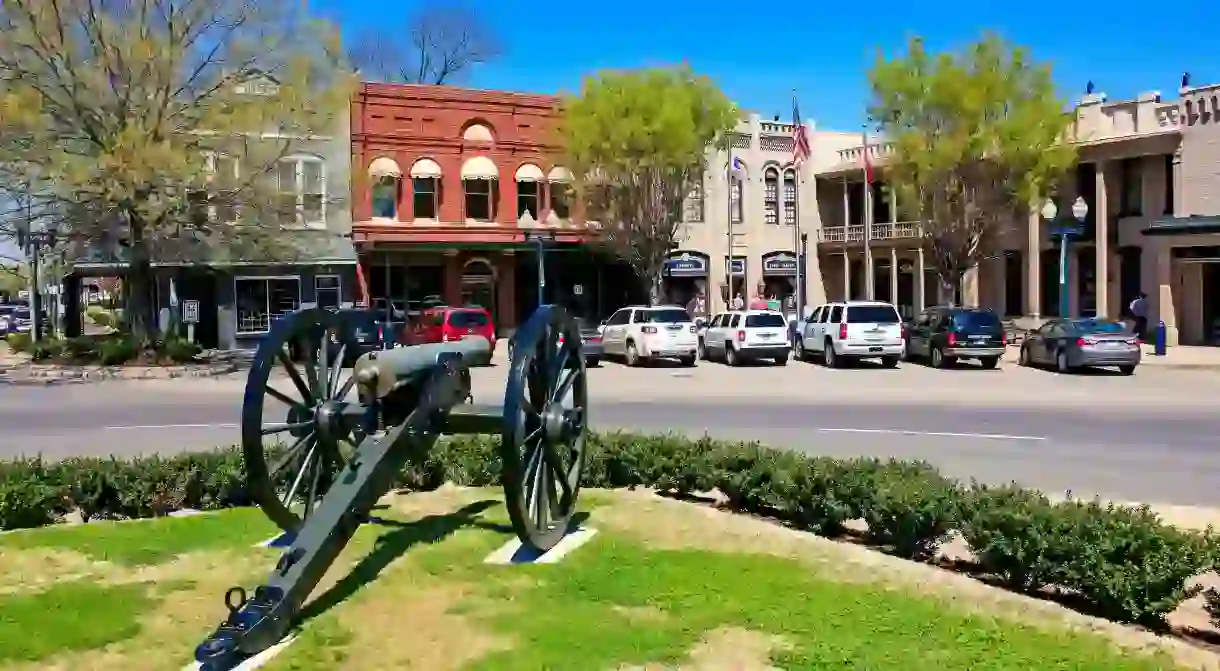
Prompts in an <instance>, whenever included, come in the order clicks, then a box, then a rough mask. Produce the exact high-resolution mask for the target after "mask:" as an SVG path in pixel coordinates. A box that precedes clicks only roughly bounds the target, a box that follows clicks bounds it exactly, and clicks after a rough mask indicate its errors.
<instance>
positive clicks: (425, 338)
mask: <svg viewBox="0 0 1220 671" xmlns="http://www.w3.org/2000/svg"><path fill="white" fill-rule="evenodd" d="M472 335H477V336H482V337H484V338H487V341H488V342H489V343H491V351H490V352H488V358H487V361H483V362H480V363H491V355H492V354H493V353H494V352H495V351H496V325H495V324H494V323H493V322H492V319H491V313H489V312H488V311H487V310H486V309H485V308H482V307H480V306H477V305H471V306H466V307H452V306H437V307H431V308H426V309H424V310H422V311H421V312H420V314H419V318H418V319H416V320H414V321H413V322H411V323H408V324H407V325H406V326H404V327H403V328H402V329H401V330H400V331H399V332H398V342H399V343H400V344H402V345H421V344H424V343H433V342H452V341H454V340H461V339H462V338H465V337H467V336H472Z"/></svg>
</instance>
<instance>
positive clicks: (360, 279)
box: [356, 261, 369, 308]
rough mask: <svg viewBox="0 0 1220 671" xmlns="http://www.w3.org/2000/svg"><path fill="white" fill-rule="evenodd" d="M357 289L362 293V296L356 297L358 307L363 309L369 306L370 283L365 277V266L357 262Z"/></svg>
mask: <svg viewBox="0 0 1220 671" xmlns="http://www.w3.org/2000/svg"><path fill="white" fill-rule="evenodd" d="M356 288H357V289H358V290H359V291H360V295H359V296H357V297H356V301H357V302H356V305H358V306H359V307H362V308H367V307H368V306H369V282H368V280H367V279H366V278H365V277H364V264H363V263H360V262H359V261H357V262H356Z"/></svg>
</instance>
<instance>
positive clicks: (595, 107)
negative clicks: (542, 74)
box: [561, 67, 738, 302]
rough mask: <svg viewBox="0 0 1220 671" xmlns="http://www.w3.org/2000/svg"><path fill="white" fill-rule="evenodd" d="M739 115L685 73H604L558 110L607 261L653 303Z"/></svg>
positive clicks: (569, 160) (707, 83)
mask: <svg viewBox="0 0 1220 671" xmlns="http://www.w3.org/2000/svg"><path fill="white" fill-rule="evenodd" d="M737 121H738V112H737V110H736V108H735V107H734V106H733V104H732V103H731V102H730V101H729V99H728V98H727V97H726V96H725V95H724V93H723V92H722V91H721V90H720V89H719V88H717V87H716V85H715V84H714V83H713V82H712V81H711V80H710V79H708V78H706V77H703V76H700V75H697V74H695V73H694V72H692V71H691V70H690V69H689V68H686V67H681V68H656V69H646V70H638V71H627V72H607V73H602V74H600V75H597V76H593V77H589V78H587V79H586V80H585V82H584V86H583V88H582V90H581V93H580V95H579V96H571V97H568V98H567V99H566V100H565V101H564V102H563V116H562V123H561V129H562V130H561V135H562V138H561V140H562V145H563V146H564V148H565V150H564V151H565V152H566V157H565V158H564V159H563V162H564V164H565V165H567V166H570V169H571V170H572V172H573V174H574V176H575V179H576V185H575V187H576V189H577V191H578V194H579V196H580V198H581V199H582V201H583V202H584V203H585V206H586V216H585V219H586V221H598V222H600V223H601V225H602V228H601V233H602V239H603V242H605V243H606V244H607V245H608V246H609V248H610V249H611V251H613V253H615V254H617V255H618V256H620V257H621V258H623V259H625V260H626V261H627V262H628V263H630V264H631V266H632V267H633V268H634V269H635V271H636V273H637V274H638V275H639V276H640V278H641V279H642V280H643V281H645V282H646V283H647V286H648V289H649V292H650V294H651V297H652V299H653V301H654V302H656V301H659V300H660V298H661V272H662V270H663V269H664V267H665V260H666V257H667V256H668V254H669V253H670V252H671V251H672V250H673V248H674V242H675V237H676V235H677V234H678V231H679V228H680V226H681V223H682V203H683V201H684V200H685V199H686V197H687V196H688V195H689V194H690V193H691V192H692V191H693V190H694V188H695V186H696V185H697V184H698V182H699V180H701V179H702V178H703V173H704V170H705V167H706V162H707V153H706V152H707V151H708V149H709V148H712V147H721V148H723V147H724V146H726V143H727V141H728V139H729V133H730V132H731V131H732V130H733V128H735V127H736V125H737Z"/></svg>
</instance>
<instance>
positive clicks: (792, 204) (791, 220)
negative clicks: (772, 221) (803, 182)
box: [784, 170, 796, 226]
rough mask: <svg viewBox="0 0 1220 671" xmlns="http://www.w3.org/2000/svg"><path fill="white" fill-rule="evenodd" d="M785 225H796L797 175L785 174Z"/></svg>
mask: <svg viewBox="0 0 1220 671" xmlns="http://www.w3.org/2000/svg"><path fill="white" fill-rule="evenodd" d="M784 223H785V224H787V225H788V226H795V225H796V173H794V172H792V171H791V170H789V171H788V172H785V173H784Z"/></svg>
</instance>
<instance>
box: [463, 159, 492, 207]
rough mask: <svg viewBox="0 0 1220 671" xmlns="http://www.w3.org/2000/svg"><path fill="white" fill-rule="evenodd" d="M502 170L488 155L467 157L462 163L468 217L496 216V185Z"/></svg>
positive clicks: (464, 201) (464, 199)
mask: <svg viewBox="0 0 1220 671" xmlns="http://www.w3.org/2000/svg"><path fill="white" fill-rule="evenodd" d="M499 179H500V171H499V169H497V168H496V164H495V163H492V161H491V159H489V158H487V157H486V156H475V157H473V158H469V159H466V162H465V163H463V164H462V196H463V205H464V206H465V211H466V218H467V219H471V220H473V221H492V220H493V219H495V218H496V191H497V189H496V185H497V184H498V180H499Z"/></svg>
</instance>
